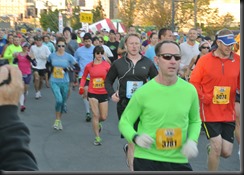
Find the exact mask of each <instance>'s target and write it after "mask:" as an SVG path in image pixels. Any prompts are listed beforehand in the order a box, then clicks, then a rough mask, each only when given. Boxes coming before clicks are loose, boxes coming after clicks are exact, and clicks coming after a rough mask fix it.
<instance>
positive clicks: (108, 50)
mask: <svg viewBox="0 0 244 175" xmlns="http://www.w3.org/2000/svg"><path fill="white" fill-rule="evenodd" d="M102 46H103V49H104V52H105V53H106V54H107V56H108V57H113V56H114V55H113V53H112V51H111V50H110V49H109V47H108V46H106V45H104V44H103V45H102Z"/></svg>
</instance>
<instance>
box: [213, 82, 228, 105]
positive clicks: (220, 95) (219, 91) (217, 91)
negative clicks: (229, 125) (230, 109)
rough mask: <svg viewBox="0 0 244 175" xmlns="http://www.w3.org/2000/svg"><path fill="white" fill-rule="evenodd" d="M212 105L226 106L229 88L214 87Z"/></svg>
mask: <svg viewBox="0 0 244 175" xmlns="http://www.w3.org/2000/svg"><path fill="white" fill-rule="evenodd" d="M213 93H214V96H213V104H228V103H229V102H230V87H228V86H214V91H213Z"/></svg>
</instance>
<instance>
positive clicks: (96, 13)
mask: <svg viewBox="0 0 244 175" xmlns="http://www.w3.org/2000/svg"><path fill="white" fill-rule="evenodd" d="M91 12H92V14H93V23H95V22H98V21H100V20H103V19H104V18H106V14H105V12H104V9H103V6H102V2H101V0H99V1H98V5H97V6H95V8H93V9H92V11H91Z"/></svg>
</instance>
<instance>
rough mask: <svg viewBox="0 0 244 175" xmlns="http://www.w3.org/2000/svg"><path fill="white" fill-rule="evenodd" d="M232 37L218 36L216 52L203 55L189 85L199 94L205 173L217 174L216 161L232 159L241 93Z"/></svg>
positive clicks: (228, 33)
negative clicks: (205, 147)
mask: <svg viewBox="0 0 244 175" xmlns="http://www.w3.org/2000/svg"><path fill="white" fill-rule="evenodd" d="M234 43H236V41H235V40H234V35H233V33H232V32H231V31H230V30H228V29H222V30H220V31H219V32H218V36H217V40H216V44H217V49H216V50H213V51H212V52H210V53H208V54H206V55H204V56H202V57H201V59H200V60H199V61H198V63H197V65H196V67H195V68H194V69H193V71H192V74H191V78H190V83H192V84H193V85H194V86H195V87H196V89H197V92H198V96H199V99H200V110H201V111H200V112H201V119H202V122H203V127H204V129H205V132H206V136H207V138H208V139H209V141H210V145H209V146H208V150H209V154H208V170H209V171H217V170H218V167H219V157H220V156H222V157H224V158H227V157H229V156H230V155H231V153H232V149H233V142H234V130H235V120H236V115H235V97H236V90H237V89H239V90H240V56H239V55H237V54H236V53H234V52H233V51H232V48H233V44H234Z"/></svg>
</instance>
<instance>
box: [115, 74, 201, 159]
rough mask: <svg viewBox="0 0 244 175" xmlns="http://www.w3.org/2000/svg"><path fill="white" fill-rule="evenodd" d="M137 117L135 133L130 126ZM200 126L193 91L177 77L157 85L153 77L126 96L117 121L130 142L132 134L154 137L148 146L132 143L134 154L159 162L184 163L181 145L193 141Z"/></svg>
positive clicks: (197, 134) (197, 105)
mask: <svg viewBox="0 0 244 175" xmlns="http://www.w3.org/2000/svg"><path fill="white" fill-rule="evenodd" d="M132 109H133V110H132ZM138 116H139V119H140V120H139V124H138V130H137V132H136V131H135V130H134V128H133V125H134V122H135V121H136V120H137V119H138ZM200 129H201V119H200V114H199V100H198V95H197V91H196V89H195V88H194V86H193V85H191V84H190V83H188V82H186V81H184V80H183V79H181V78H178V80H177V82H176V83H175V84H173V85H171V86H164V85H162V84H159V83H158V82H156V81H155V78H154V79H152V80H150V81H149V82H147V83H146V84H144V85H143V86H142V87H140V88H139V89H137V90H136V92H135V93H134V95H133V96H132V98H131V99H130V101H129V103H128V105H127V107H126V109H125V110H124V112H123V114H122V116H121V119H120V122H119V130H120V132H121V133H122V134H123V136H124V137H125V138H126V139H127V141H129V142H132V139H133V136H134V135H135V134H139V135H140V134H142V133H145V134H148V135H149V136H151V137H152V138H153V139H154V140H155V143H153V144H152V146H151V149H145V148H142V147H139V146H137V145H135V152H134V157H136V158H142V159H150V160H157V161H161V162H175V163H187V162H188V160H187V158H186V157H185V156H184V155H183V154H182V153H181V149H182V145H183V144H184V143H185V142H186V138H189V139H191V140H194V141H196V142H197V141H198V137H199V134H200ZM170 139H171V140H172V142H171V141H170V142H169V141H168V140H170ZM159 143H161V144H159ZM164 143H165V144H164Z"/></svg>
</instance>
